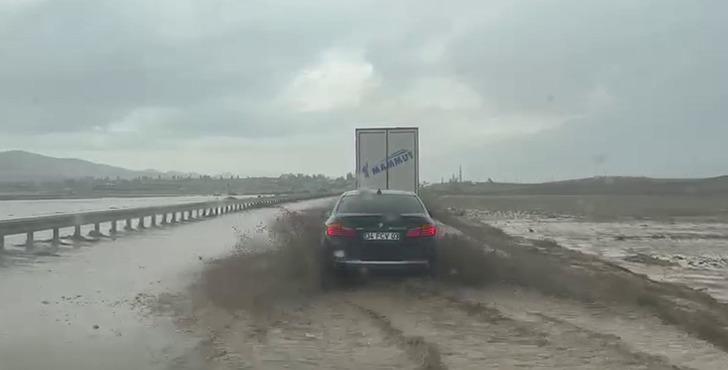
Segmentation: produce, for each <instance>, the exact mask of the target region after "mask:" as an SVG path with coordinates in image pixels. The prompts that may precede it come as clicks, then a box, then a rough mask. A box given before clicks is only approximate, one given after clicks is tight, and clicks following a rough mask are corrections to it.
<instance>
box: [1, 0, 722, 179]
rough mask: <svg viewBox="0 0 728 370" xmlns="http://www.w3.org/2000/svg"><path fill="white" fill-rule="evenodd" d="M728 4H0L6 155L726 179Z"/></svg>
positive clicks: (192, 164)
mask: <svg viewBox="0 0 728 370" xmlns="http://www.w3.org/2000/svg"><path fill="white" fill-rule="evenodd" d="M727 14H728V2H726V1H721V0H714V1H697V0H691V1H669V0H654V1H637V0H623V1H613V0H603V1H583V0H573V1H536V0H534V1H513V0H503V1H485V0H472V1H427V0H412V1H391V0H382V1H373V0H371V1H370V0H357V1H340V0H311V1H302V0H291V1H270V0H266V1H239V0H214V1H212V0H199V1H188V0H155V1H148V0H124V1H101V0H68V1H65V0H57V1H53V0H0V150H4V149H24V150H29V151H35V152H39V153H43V154H48V155H54V156H63V157H79V158H83V159H88V160H92V161H97V162H104V163H108V164H113V165H120V166H125V167H129V168H134V169H143V168H158V169H162V170H181V171H197V172H202V173H220V172H231V173H236V174H241V175H277V174H280V173H282V172H306V173H325V174H328V175H336V176H339V175H342V174H344V173H346V172H348V171H352V170H353V167H354V163H353V162H354V148H353V130H354V128H355V127H367V126H382V125H417V126H419V127H420V130H421V145H420V147H421V172H422V174H423V177H424V179H425V180H431V181H432V180H435V181H439V179H440V177H442V176H445V177H447V176H448V175H449V174H450V173H453V172H455V171H456V170H457V166H458V164H460V163H462V165H463V169H464V172H465V176H466V177H467V178H473V179H486V178H488V177H493V178H494V179H496V180H518V181H538V180H551V179H562V178H571V177H586V176H593V175H605V174H606V175H649V176H660V177H678V176H713V175H719V174H726V173H728V144H727V143H726V140H728V41H727V37H728V21H726V15H727Z"/></svg>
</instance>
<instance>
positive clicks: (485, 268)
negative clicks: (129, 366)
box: [160, 210, 728, 369]
mask: <svg viewBox="0 0 728 370" xmlns="http://www.w3.org/2000/svg"><path fill="white" fill-rule="evenodd" d="M438 216H439V218H440V219H441V221H443V222H445V223H447V224H449V225H451V226H454V227H456V228H457V229H459V230H461V231H462V232H463V233H464V234H448V235H446V236H445V237H444V238H443V239H442V240H441V243H440V264H439V277H438V278H436V279H429V278H421V277H413V278H402V277H399V278H398V277H394V278H392V277H389V278H380V279H373V280H370V281H366V282H354V283H350V284H347V285H346V286H344V287H342V288H341V289H338V290H335V291H332V292H322V291H321V290H320V289H319V286H320V284H319V281H318V278H319V274H318V273H319V267H318V259H317V256H318V248H317V247H318V243H319V238H320V232H321V230H320V225H321V221H322V218H323V212H322V211H321V210H311V211H307V212H302V213H284V214H283V216H281V218H279V219H278V220H276V222H274V223H273V224H271V225H270V226H269V231H270V234H271V238H270V241H269V242H264V241H260V240H255V239H249V238H243V240H242V241H241V245H240V251H239V253H236V254H234V255H231V256H229V257H226V258H223V259H220V260H218V261H214V262H211V263H209V264H208V265H207V268H206V269H205V270H204V271H203V273H202V275H201V279H200V281H199V283H198V284H196V285H195V286H193V287H191V288H190V291H189V293H188V294H186V295H180V296H167V297H161V299H160V302H161V303H163V304H162V307H163V308H164V309H165V310H171V311H172V312H173V313H174V315H175V317H176V319H177V322H178V324H179V326H180V328H181V329H182V330H185V331H188V332H189V333H190V334H192V335H194V336H197V337H199V338H202V340H201V341H200V345H199V346H198V348H197V349H196V351H194V353H190V354H188V356H185V357H183V358H179V359H177V360H176V361H175V363H174V367H175V368H210V369H233V368H261V369H269V368H286V367H288V368H310V369H321V368H332V369H333V368H357V369H358V368H362V369H370V368H410V369H446V368H451V369H467V368H472V369H482V368H487V367H493V368H513V367H530V368H553V369H563V368H600V369H626V368H634V369H645V368H647V369H667V368H671V369H672V368H714V369H720V368H722V366H723V365H724V364H725V363H728V362H727V361H728V353H726V352H725V350H726V348H728V340H727V339H726V338H728V337H727V336H726V332H727V330H726V328H728V325H726V323H728V313H727V312H728V310H726V308H725V307H724V306H723V305H721V304H718V303H716V302H715V301H713V300H712V299H711V298H710V297H708V296H705V295H703V294H701V293H698V292H695V291H692V290H689V289H686V288H680V287H677V286H673V285H669V284H659V283H655V282H652V281H649V280H647V279H646V278H644V277H642V276H639V275H635V274H633V273H630V272H628V271H626V270H624V269H621V268H619V267H617V266H614V265H611V264H609V263H606V262H603V261H600V260H598V259H596V258H592V257H589V256H585V255H582V254H580V253H578V252H573V251H569V250H565V249H563V248H561V247H559V246H558V245H555V244H550V243H547V242H528V241H523V240H520V239H516V238H512V237H510V236H508V235H506V234H504V233H502V232H501V231H500V230H498V229H494V228H490V227H488V226H487V225H483V224H474V223H470V222H467V221H464V220H462V219H460V218H458V217H457V216H453V215H450V214H447V213H442V212H438ZM258 243H267V244H266V245H258ZM261 251H262V252H261ZM635 328H640V330H635ZM686 333H689V334H691V335H688V334H686ZM700 338H702V339H700ZM716 347H717V348H716ZM718 348H722V349H723V350H721V349H718ZM666 349H668V350H666Z"/></svg>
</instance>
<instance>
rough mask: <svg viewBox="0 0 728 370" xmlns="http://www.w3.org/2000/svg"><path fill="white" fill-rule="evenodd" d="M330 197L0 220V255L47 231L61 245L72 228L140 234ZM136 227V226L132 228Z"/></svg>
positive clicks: (93, 233) (95, 234) (95, 232)
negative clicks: (13, 239)
mask: <svg viewBox="0 0 728 370" xmlns="http://www.w3.org/2000/svg"><path fill="white" fill-rule="evenodd" d="M328 195H330V194H306V195H291V196H276V197H262V198H243V199H237V198H227V199H224V200H220V201H212V202H197V203H188V204H177V205H170V206H157V207H144V208H130V209H118V210H108V211H94V212H83V213H70V214H63V215H54V216H42V217H28V218H20V219H11V220H0V251H1V250H3V249H4V248H5V237H6V236H9V235H18V234H25V235H26V241H25V247H26V248H27V249H31V248H32V247H33V244H34V241H35V237H34V236H35V233H36V232H39V231H47V230H51V231H52V233H53V236H52V237H51V239H50V243H51V244H53V245H58V244H60V243H61V239H62V238H61V235H60V229H62V228H73V230H74V232H73V235H72V236H71V237H70V239H75V240H83V239H84V237H83V235H82V234H81V227H82V226H84V225H93V226H94V229H93V230H92V231H91V232H90V233H89V236H92V237H100V236H104V234H103V232H102V230H101V224H103V223H110V225H111V226H110V228H109V230H108V233H109V236H112V237H113V236H114V235H115V234H116V233H117V232H118V230H119V228H120V227H123V228H124V230H135V229H136V230H142V229H145V228H147V227H153V226H157V225H164V224H173V223H178V222H181V221H189V220H193V219H195V220H196V219H204V218H208V217H215V216H219V215H223V214H227V213H231V212H241V211H244V210H246V209H250V208H261V207H269V206H272V205H276V204H279V203H283V202H291V201H299V200H306V199H313V198H320V197H323V196H328ZM135 223H136V225H135Z"/></svg>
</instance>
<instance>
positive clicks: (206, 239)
mask: <svg viewBox="0 0 728 370" xmlns="http://www.w3.org/2000/svg"><path fill="white" fill-rule="evenodd" d="M167 200H171V199H169V198H167ZM189 200H190V199H189V198H187V199H185V201H189ZM124 201H129V199H124ZM160 201H161V200H160ZM327 201H330V200H314V201H307V202H300V203H295V204H291V205H286V208H292V209H296V208H306V207H312V206H315V205H317V204H319V203H322V202H327ZM43 202H45V201H43ZM63 202H70V203H64V204H67V205H68V204H73V201H62V202H61V203H63ZM87 202H90V203H88V204H91V207H96V208H97V209H98V208H102V207H106V206H108V205H109V204H111V203H110V202H109V201H108V200H92V201H87ZM94 202H97V203H94ZM104 202H106V203H104ZM141 202H144V204H145V205H150V204H151V203H152V202H153V201H152V200H150V199H144V200H142V201H141ZM94 204H95V205H94ZM117 204H122V203H117ZM122 205H127V206H128V205H129V203H124V204H122ZM82 207H88V206H82ZM80 208H81V207H75V208H74V206H72V205H68V206H67V207H66V208H64V209H65V210H69V211H70V210H72V209H73V210H80ZM39 209H40V207H39ZM47 209H49V208H46V210H47ZM33 212H34V211H26V214H28V213H33ZM280 212H281V210H280V209H279V208H265V209H256V210H250V211H246V212H242V213H234V214H228V215H224V216H221V217H218V218H213V219H208V220H205V221H199V222H191V223H188V224H182V225H178V226H168V227H164V228H154V229H148V230H146V231H144V232H131V233H128V235H124V234H122V235H121V236H120V237H119V238H118V239H116V240H105V241H101V242H96V243H86V244H83V245H80V246H79V245H77V246H73V247H71V246H62V247H61V248H60V250H59V251H58V252H57V254H55V255H53V256H27V255H21V256H20V257H19V256H18V255H19V254H21V253H22V252H20V251H19V250H14V249H13V248H11V250H9V251H8V252H6V253H5V254H4V255H0V262H2V261H1V260H2V259H5V261H4V263H0V297H1V298H2V301H0V320H1V322H0V369H2V370H5V369H8V370H10V369H12V370H16V369H18V370H20V369H47V368H54V369H74V370H75V369H166V368H169V362H170V360H171V359H174V358H176V357H178V356H180V355H181V354H183V353H186V352H188V351H189V350H190V348H191V347H192V346H194V345H195V344H196V343H197V342H198V341H199V340H198V339H195V338H193V337H191V336H185V335H184V333H182V332H180V331H179V330H178V329H177V328H176V327H175V325H174V323H173V322H172V321H171V319H170V318H165V317H162V316H158V315H152V314H151V313H149V312H148V310H147V308H146V306H145V305H144V301H145V299H146V298H147V297H152V296H157V295H158V294H161V293H169V292H175V291H179V290H182V289H184V288H185V287H186V286H187V285H188V284H190V282H191V281H193V280H194V278H195V277H196V276H197V274H198V273H199V272H200V271H201V270H202V265H203V264H204V263H205V261H207V260H210V259H212V258H219V257H220V256H223V255H225V254H227V253H231V252H232V251H233V250H234V246H235V244H236V242H237V241H238V238H239V236H240V234H241V233H245V234H248V235H253V236H255V235H257V234H260V235H262V234H263V233H264V230H263V229H264V225H265V224H266V223H267V222H268V221H270V220H271V219H273V218H274V217H276V216H277V215H279V214H280ZM21 257H22V258H21Z"/></svg>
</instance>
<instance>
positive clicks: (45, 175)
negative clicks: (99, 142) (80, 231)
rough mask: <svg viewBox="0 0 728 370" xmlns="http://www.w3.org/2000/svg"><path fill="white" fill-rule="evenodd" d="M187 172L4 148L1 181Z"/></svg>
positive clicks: (0, 159)
mask: <svg viewBox="0 0 728 370" xmlns="http://www.w3.org/2000/svg"><path fill="white" fill-rule="evenodd" d="M160 175H161V176H164V177H171V176H187V175H193V176H197V175H196V174H186V173H181V172H161V171H156V170H144V171H135V170H130V169H126V168H122V167H115V166H109V165H106V164H100V163H94V162H89V161H84V160H81V159H74V158H55V157H48V156H45V155H40V154H36V153H30V152H26V151H22V150H11V151H6V152H0V182H21V181H58V180H65V179H77V178H84V177H94V178H105V177H109V178H112V179H115V178H117V177H120V178H123V179H130V178H135V177H139V176H154V177H156V176H160Z"/></svg>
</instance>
